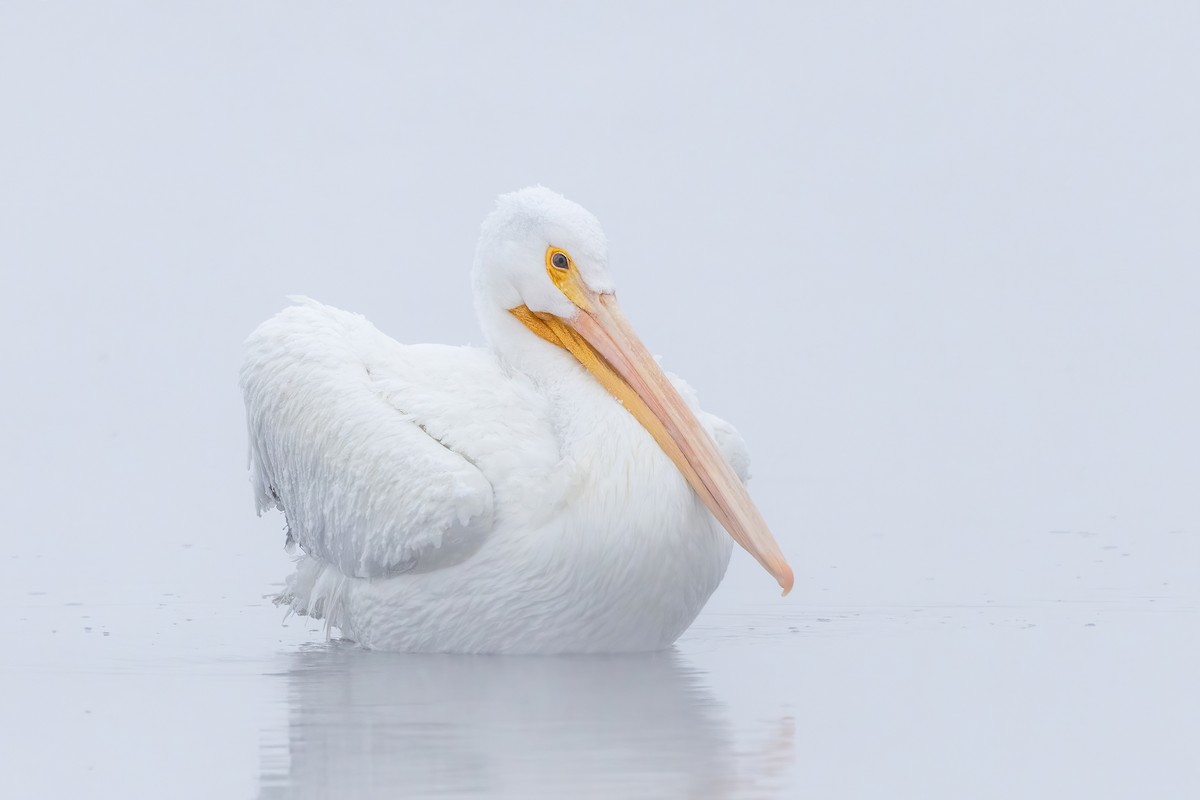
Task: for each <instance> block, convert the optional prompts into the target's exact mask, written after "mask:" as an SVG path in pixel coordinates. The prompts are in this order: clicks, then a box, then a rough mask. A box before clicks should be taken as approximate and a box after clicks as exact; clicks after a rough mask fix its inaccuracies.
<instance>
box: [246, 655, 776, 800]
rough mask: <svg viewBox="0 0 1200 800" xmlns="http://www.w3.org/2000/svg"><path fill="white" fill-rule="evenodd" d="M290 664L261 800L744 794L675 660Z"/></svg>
mask: <svg viewBox="0 0 1200 800" xmlns="http://www.w3.org/2000/svg"><path fill="white" fill-rule="evenodd" d="M292 658H293V661H292V663H291V666H290V669H289V670H288V672H287V673H286V677H287V681H288V690H289V692H288V693H289V698H288V702H289V724H288V731H287V737H286V744H283V743H281V742H279V741H278V737H275V738H276V742H275V743H272V742H270V741H268V742H267V743H266V744H265V745H264V750H263V775H262V790H261V797H264V798H275V797H314V798H316V797H339V798H351V797H353V798H359V797H388V798H396V797H422V796H426V795H437V796H439V797H464V796H468V797H469V796H481V795H484V796H488V797H513V798H536V797H555V798H561V797H612V798H617V797H696V798H725V797H731V796H734V795H740V794H741V793H742V792H740V791H739V790H738V786H737V777H736V775H735V765H734V764H733V755H732V751H731V746H730V738H729V731H728V724H727V722H726V720H725V718H724V717H723V715H722V714H721V713H720V709H719V708H718V707H717V706H716V704H715V703H714V702H713V701H712V699H711V698H710V697H709V696H708V695H707V694H706V690H705V689H704V688H703V687H702V685H701V682H700V679H699V676H698V675H697V674H696V673H695V672H694V671H691V670H689V669H687V668H686V667H684V666H682V665H681V663H680V660H679V657H678V656H676V655H675V654H672V653H660V654H655V655H636V656H632V655H631V656H611V657H559V658H518V657H503V656H449V655H443V656H438V655H422V656H417V655H396V654H387V653H372V652H367V651H364V650H360V649H358V648H357V647H353V646H348V645H341V644H338V643H336V642H335V643H332V644H330V645H326V646H323V647H319V648H313V649H310V650H306V651H302V652H300V653H297V654H295V655H294V656H293V657H292ZM267 738H268V740H270V739H271V738H272V737H271V736H268V737H267ZM789 738H790V737H789ZM786 749H787V750H789V751H790V749H791V748H790V742H789V743H788V747H787V748H786ZM742 788H746V787H742Z"/></svg>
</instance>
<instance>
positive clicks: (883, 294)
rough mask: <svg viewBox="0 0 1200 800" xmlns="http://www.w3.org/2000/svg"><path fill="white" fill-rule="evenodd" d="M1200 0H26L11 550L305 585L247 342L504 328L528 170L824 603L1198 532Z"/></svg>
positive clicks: (463, 338) (1, 167) (12, 197)
mask: <svg viewBox="0 0 1200 800" xmlns="http://www.w3.org/2000/svg"><path fill="white" fill-rule="evenodd" d="M1197 8H1198V7H1197V6H1196V5H1195V4H1191V3H1176V4H1171V3H1155V4H1150V5H1148V6H1147V5H1139V4H1126V5H1110V4H1094V3H993V4H988V5H986V6H980V5H978V4H971V5H970V6H969V7H967V6H963V5H962V4H950V3H946V4H924V5H923V6H922V7H921V8H919V9H917V8H912V7H901V6H897V5H895V4H863V3H852V4H843V3H837V4H834V3H808V4H784V3H778V4H770V3H761V4H732V3H730V4H705V5H704V7H703V8H698V7H697V8H693V7H692V6H689V5H684V4H669V3H648V4H641V3H637V4H635V3H628V4H620V3H617V4H599V3H593V4H588V5H586V6H585V5H581V4H575V5H573V6H572V7H570V8H567V7H565V6H562V5H560V4H552V3H541V4H512V3H510V4H504V5H503V6H497V7H491V6H485V5H484V4H466V3H458V4H452V3H447V4H427V5H423V6H412V7H404V6H402V5H401V4H378V5H376V6H375V7H373V8H369V9H366V8H346V7H336V8H335V7H333V6H325V7H320V8H318V7H316V6H314V5H312V4H301V5H297V4H293V3H261V4H259V3H256V4H244V3H226V4H204V5H194V6H183V5H179V4H171V5H162V4H132V3H131V4H119V5H117V4H114V5H107V4H106V5H104V6H101V5H96V4H76V5H75V6H74V7H68V6H66V5H63V4H40V3H39V4H34V3H24V4H9V5H6V6H5V8H4V9H3V10H2V11H0V108H2V109H3V123H2V124H0V269H2V270H3V285H4V287H5V288H6V289H7V299H8V303H7V307H6V310H5V312H4V313H3V314H2V315H0V339H2V341H3V343H4V344H3V348H2V350H0V357H2V358H3V364H2V367H3V372H4V375H5V379H4V391H3V393H0V416H2V418H3V419H4V420H5V424H4V426H3V431H4V432H3V440H2V442H3V445H2V446H3V451H4V453H5V457H4V459H3V461H2V462H0V464H2V467H0V468H2V469H3V475H2V476H0V484H2V485H3V486H4V506H5V520H6V522H5V525H4V526H3V528H2V529H0V541H2V543H3V548H2V549H3V550H4V551H6V552H15V553H26V554H28V553H34V552H36V553H39V554H45V555H46V558H47V559H49V560H50V561H52V562H53V571H54V573H55V574H57V575H61V576H63V577H62V579H63V580H70V576H72V575H75V574H78V573H82V572H86V571H88V570H94V569H95V567H96V561H95V559H96V558H98V557H104V558H106V560H105V561H104V562H103V563H104V568H105V569H106V570H111V571H112V574H114V575H116V576H118V577H117V578H114V580H121V581H126V582H129V581H133V582H135V583H136V581H137V580H138V576H139V575H143V574H145V573H146V572H147V571H152V570H154V569H155V568H156V563H157V561H158V559H159V557H160V556H161V554H162V553H165V552H167V549H168V548H170V549H171V552H172V553H174V552H176V550H177V547H178V545H179V543H181V542H189V543H190V542H203V543H204V545H205V546H206V547H211V548H213V549H214V550H215V551H218V552H219V551H221V550H223V549H228V550H229V551H230V552H231V553H232V552H234V551H236V552H238V553H239V554H244V553H254V554H256V556H255V557H256V558H258V559H259V560H258V561H257V562H254V564H253V567H252V568H248V569H247V570H246V571H245V573H244V574H238V575H236V576H235V577H229V578H227V579H228V580H229V581H231V582H232V583H240V582H243V581H245V582H247V583H249V582H261V581H266V580H268V579H272V580H275V579H278V577H279V576H281V575H282V574H283V573H284V572H285V571H286V562H285V561H284V560H283V559H282V557H281V556H278V557H277V555H276V554H277V548H278V547H279V545H280V542H279V541H278V522H277V521H271V522H261V521H259V520H257V519H255V517H254V515H253V508H252V503H251V495H250V489H249V486H248V484H247V479H246V475H245V443H244V423H243V419H242V405H241V398H240V396H239V393H238V390H237V385H236V380H237V378H236V375H237V369H238V363H239V345H240V342H241V341H242V339H243V338H244V337H245V336H246V335H247V333H248V332H249V331H250V330H251V329H252V328H253V326H254V325H255V324H257V323H258V322H259V321H260V320H262V319H263V318H265V317H266V316H268V315H270V314H272V313H274V312H275V311H276V310H277V309H279V308H280V307H281V306H282V305H283V304H284V302H285V300H284V297H285V295H288V294H292V293H300V294H307V295H311V296H313V297H316V298H318V299H320V300H322V301H324V302H327V303H331V304H334V305H338V306H341V307H344V308H348V309H351V310H355V311H359V312H362V313H364V314H366V315H367V316H368V317H369V318H371V319H372V320H373V321H374V322H375V323H376V324H377V325H379V326H380V327H381V328H382V329H383V330H384V331H386V332H388V333H389V334H391V335H393V336H394V337H396V338H397V339H399V340H401V341H405V342H417V341H438V342H452V343H467V342H475V343H478V342H479V341H480V338H481V337H480V335H479V333H478V331H477V329H476V326H475V323H474V318H473V311H472V306H471V298H470V288H469V281H468V271H469V268H470V262H471V258H472V254H473V250H474V246H475V236H476V232H477V230H478V226H479V223H480V221H481V220H482V218H483V216H484V215H485V214H486V213H487V212H488V210H489V209H490V208H491V205H492V202H493V199H494V197H495V195H497V194H498V193H501V192H504V191H509V190H512V189H515V188H518V187H521V186H525V185H529V184H534V183H542V184H545V185H547V186H550V187H552V188H554V189H556V190H558V191H560V192H562V193H564V194H566V195H567V196H568V197H570V198H572V199H574V200H576V201H577V202H579V203H581V204H583V205H584V206H585V207H587V208H589V209H590V210H592V211H593V212H594V213H595V214H596V215H597V216H599V218H600V219H601V221H602V222H603V223H604V225H605V226H606V229H607V232H608V234H609V238H610V240H611V248H612V271H613V274H614V276H615V278H616V280H617V282H618V287H619V292H620V295H621V299H622V304H623V306H624V308H625V310H626V313H627V314H628V315H629V317H630V318H631V319H632V320H633V322H634V324H635V325H636V326H637V327H638V329H639V330H640V331H641V333H642V336H643V338H644V339H645V341H646V342H647V343H648V344H649V346H650V347H651V349H653V350H655V351H657V352H660V353H661V354H662V355H663V356H664V363H665V364H666V366H667V367H668V368H669V369H672V370H673V371H675V372H678V373H679V374H681V375H683V376H684V377H685V378H687V379H688V380H689V381H691V382H692V383H693V384H694V385H695V386H696V387H697V389H698V391H699V393H700V397H701V400H702V401H703V402H704V404H705V405H706V407H708V408H709V409H711V410H712V411H714V412H716V413H718V414H720V415H722V416H724V417H726V418H728V419H730V420H731V421H733V422H734V423H735V424H736V425H738V426H739V428H740V429H741V430H742V431H743V433H744V434H745V436H746V439H747V440H748V442H749V445H750V448H751V453H752V456H753V458H754V462H753V465H752V470H753V473H754V475H755V478H754V481H753V483H752V485H751V488H752V491H753V493H754V495H755V497H756V498H757V500H758V502H759V504H760V506H761V507H762V508H763V510H764V513H765V515H766V517H767V519H768V520H769V521H770V522H771V523H772V525H773V527H774V529H775V532H776V535H777V537H778V538H779V539H780V541H781V543H782V544H783V546H784V548H785V550H787V551H788V552H789V554H790V555H791V556H792V561H793V563H794V564H796V565H797V577H798V586H803V584H804V583H805V570H806V565H814V568H815V565H826V564H829V563H837V564H839V565H840V566H841V569H842V570H851V571H855V572H857V573H858V574H860V575H864V576H866V578H867V579H866V580H864V583H867V584H869V583H870V580H869V578H870V576H871V575H872V574H875V573H876V572H878V573H879V574H880V575H882V574H884V573H894V572H901V573H902V572H905V571H907V569H908V568H907V567H906V565H904V564H896V563H894V562H892V563H884V562H885V561H886V560H887V559H894V558H895V557H897V556H898V555H899V554H908V556H909V557H912V558H914V559H917V560H922V559H925V557H926V556H927V555H932V554H941V556H943V557H945V556H946V555H947V553H949V556H950V557H951V560H953V558H958V557H961V558H962V559H964V560H963V561H962V562H961V564H959V565H954V566H953V567H952V568H948V569H947V572H948V573H959V574H962V575H963V578H962V579H963V582H964V585H966V586H969V585H971V584H972V583H973V582H974V581H975V579H976V577H977V576H972V575H971V574H970V573H971V569H972V567H971V566H970V565H971V564H972V563H973V562H972V561H971V559H972V558H976V559H985V560H986V557H987V554H988V553H990V552H992V551H993V550H995V549H997V548H999V549H1002V548H1003V546H1004V544H1003V543H1004V542H1005V541H1007V540H1008V539H1009V538H1011V537H1021V536H1028V535H1034V534H1043V533H1045V532H1047V531H1053V530H1056V529H1066V530H1088V529H1094V528H1096V527H1099V526H1104V525H1123V526H1125V527H1126V529H1127V530H1131V531H1132V530H1140V529H1143V528H1144V529H1146V530H1153V531H1167V530H1175V529H1188V528H1189V527H1190V529H1192V530H1194V529H1195V526H1196V523H1197V505H1196V501H1195V497H1196V495H1195V491H1196V486H1197V479H1198V478H1200V454H1198V443H1200V424H1198V423H1197V413H1196V409H1197V408H1200V380H1198V372H1197V354H1198V345H1200V323H1198V322H1197V319H1198V318H1200V314H1198V313H1197V307H1198V306H1197V297H1198V295H1200V277H1198V275H1200V269H1198V267H1200V259H1198V253H1200V246H1198V244H1197V234H1196V221H1197V220H1198V219H1200V192H1198V191H1197V187H1198V186H1200V156H1198V148H1197V146H1196V143H1197V142H1200V55H1198V54H1197V53H1198V50H1197V47H1196V42H1197V41H1200V11H1197ZM883 533H887V534H888V536H889V537H890V538H889V541H891V542H892V544H891V545H890V549H888V550H887V554H886V556H885V555H884V554H883V553H881V552H879V553H877V552H872V551H871V547H872V545H871V542H872V541H875V539H873V538H872V537H874V536H877V535H879V534H883ZM848 543H849V544H848ZM950 543H954V544H953V547H956V548H958V549H957V550H955V549H951V550H947V547H948V546H950ZM882 546H883V545H881V547H882ZM268 554H270V555H268ZM980 554H984V555H980ZM264 565H265V566H264ZM47 569H50V568H49V567H47ZM732 573H733V575H734V577H733V579H732V584H733V586H734V587H735V590H738V591H742V590H744V591H750V592H762V593H764V594H765V593H767V592H769V590H770V585H769V580H767V579H765V578H763V576H761V575H759V574H757V573H756V572H755V569H754V567H753V566H752V565H751V564H750V563H749V559H745V558H739V559H737V560H735V564H734V567H733V569H732ZM810 577H811V576H810ZM19 585H20V584H19V581H18V588H19ZM258 589H259V586H258V585H257V583H256V584H255V586H254V590H255V591H257V590H258ZM802 592H803V590H802V589H801V593H802ZM801 597H802V598H803V593H802V594H801Z"/></svg>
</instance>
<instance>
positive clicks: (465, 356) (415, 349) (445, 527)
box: [241, 301, 504, 577]
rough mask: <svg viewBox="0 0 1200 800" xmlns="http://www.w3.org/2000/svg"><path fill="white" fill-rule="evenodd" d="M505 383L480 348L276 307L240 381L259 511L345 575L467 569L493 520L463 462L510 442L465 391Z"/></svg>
mask: <svg viewBox="0 0 1200 800" xmlns="http://www.w3.org/2000/svg"><path fill="white" fill-rule="evenodd" d="M502 381H504V378H503V376H502V374H501V373H500V370H499V368H498V367H497V366H496V365H495V363H494V359H492V358H491V357H490V356H489V355H488V354H487V353H485V352H483V351H479V350H473V349H471V348H459V347H444V346H435V345H417V346H404V345H401V344H399V343H397V342H395V341H394V340H392V339H390V338H389V337H387V336H385V335H383V334H382V333H380V332H379V331H378V330H377V329H376V328H375V327H374V326H373V325H371V324H370V323H369V322H367V321H366V320H365V319H364V318H362V317H361V316H359V315H357V314H350V313H347V312H344V311H340V310H338V309H334V308H330V307H327V306H323V305H320V304H319V303H316V302H313V301H302V304H301V305H297V306H292V307H290V308H287V309H285V310H283V311H282V312H280V313H279V314H277V315H276V316H275V317H273V318H271V319H270V320H267V321H266V322H264V323H263V324H262V325H260V326H259V327H258V329H257V330H255V331H254V333H253V334H251V336H250V338H249V339H248V340H247V341H246V345H245V360H244V363H243V366H242V372H241V386H242V391H243V394H244V397H245V401H246V418H247V424H248V427H249V435H250V469H251V473H252V480H253V483H254V488H255V495H256V501H257V505H258V511H259V513H260V514H261V513H262V512H263V511H264V510H265V509H268V508H279V509H280V510H282V511H283V512H284V514H285V515H286V518H287V524H288V533H289V537H291V538H292V539H294V540H295V541H296V542H298V543H299V545H300V546H301V547H302V548H303V549H304V551H305V552H306V553H308V554H309V555H312V556H315V557H317V558H319V559H321V560H322V561H324V562H327V563H329V564H332V565H334V566H336V567H337V568H338V569H339V570H340V571H341V572H342V573H343V574H345V575H350V576H355V577H375V576H380V575H388V574H397V573H400V572H406V571H410V570H414V569H416V570H421V571H426V570H429V569H436V568H439V567H444V566H448V565H450V564H454V563H458V562H460V561H462V560H464V559H465V558H467V557H469V556H470V555H471V554H472V553H474V552H475V550H476V549H477V548H478V546H479V545H480V544H481V543H482V541H483V540H484V538H486V536H487V534H488V533H489V532H490V531H491V529H492V521H493V520H492V516H493V495H492V485H491V483H489V481H488V479H487V477H486V476H485V475H484V473H483V472H481V471H480V468H479V467H478V466H477V465H476V464H477V463H478V462H477V461H476V460H475V459H472V458H471V457H470V453H469V452H468V451H469V450H470V448H471V446H472V442H474V446H475V447H476V448H479V447H487V446H488V444H487V442H488V441H489V440H493V441H492V446H494V447H501V446H503V444H504V443H503V442H495V441H494V440H495V439H496V438H497V432H496V431H490V432H489V431H481V430H480V426H481V421H480V419H479V417H480V414H479V413H478V410H477V409H473V408H471V407H470V406H471V405H472V401H473V400H476V399H477V398H475V397H472V396H471V395H472V393H471V392H465V391H464V387H467V386H471V385H475V386H478V385H479V384H484V385H487V384H489V383H491V384H495V383H497V382H502ZM476 394H477V393H476ZM484 417H485V419H484V420H483V422H482V424H484V425H485V426H486V423H487V422H488V421H489V419H487V418H486V417H487V415H486V414H485V415H484ZM491 419H494V417H493V418H491ZM489 433H490V436H489V435H488V434H489ZM502 433H503V432H501V434H502ZM452 434H453V435H452ZM455 436H457V440H455ZM500 438H501V439H503V438H504V437H503V436H502V435H501V436H500Z"/></svg>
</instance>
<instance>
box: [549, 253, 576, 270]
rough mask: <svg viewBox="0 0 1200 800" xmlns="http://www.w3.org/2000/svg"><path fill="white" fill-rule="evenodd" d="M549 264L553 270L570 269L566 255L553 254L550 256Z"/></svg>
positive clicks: (569, 262) (569, 261)
mask: <svg viewBox="0 0 1200 800" xmlns="http://www.w3.org/2000/svg"><path fill="white" fill-rule="evenodd" d="M550 264H551V266H553V267H554V268H555V269H562V270H567V269H570V268H571V260H570V259H569V258H567V255H566V253H561V252H560V253H555V254H554V255H552V256H550Z"/></svg>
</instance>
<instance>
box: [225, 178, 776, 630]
mask: <svg viewBox="0 0 1200 800" xmlns="http://www.w3.org/2000/svg"><path fill="white" fill-rule="evenodd" d="M471 283H472V289H473V294H474V304H475V311H476V315H477V317H478V320H479V324H480V327H481V328H482V330H483V333H484V336H485V339H486V346H483V347H470V346H461V347H460V346H450V345H440V344H415V345H403V344H400V343H398V342H396V341H395V340H393V339H392V338H390V337H388V336H386V335H385V334H383V333H382V332H380V331H379V330H378V329H377V328H376V327H375V326H373V325H372V324H371V323H370V322H368V321H367V320H366V319H365V318H363V317H362V316H360V315H358V314H354V313H350V312H347V311H343V310H340V309H336V308H333V307H331V306H327V305H323V304H321V303H319V302H317V301H315V300H311V299H308V298H303V297H296V298H292V301H293V302H292V305H290V306H288V307H286V308H284V309H283V310H282V311H280V312H279V313H277V314H276V315H275V316H273V317H271V318H270V319H268V320H267V321H265V322H263V323H262V324H261V325H259V326H258V327H257V328H256V329H255V330H254V331H253V333H252V334H251V335H250V336H249V338H248V339H247V340H246V342H245V344H244V348H243V361H242V366H241V371H240V386H241V390H242V395H243V399H244V401H245V407H246V423H247V431H248V439H249V472H250V480H251V484H252V487H253V492H254V496H255V502H256V506H257V511H258V513H259V515H260V516H261V515H262V514H263V513H265V512H267V511H268V510H272V509H278V510H279V511H281V512H282V513H283V516H284V521H285V526H286V531H287V544H288V545H289V548H290V549H291V550H292V552H293V553H294V554H295V555H296V564H295V571H294V572H293V574H291V575H290V577H288V578H287V580H286V582H285V583H284V586H283V589H282V591H280V592H279V593H278V595H277V596H276V597H275V601H276V603H277V604H279V605H281V606H284V607H286V609H287V611H288V612H289V613H296V614H300V615H305V616H308V617H310V618H313V619H318V620H324V621H325V625H326V631H327V632H329V631H330V630H331V629H335V628H336V629H337V632H338V633H339V634H340V636H341V637H343V638H346V639H350V640H352V641H354V642H357V643H358V644H359V645H360V646H362V647H364V648H367V649H373V650H388V651H399V652H440V653H513V654H554V653H612V652H641V651H656V650H662V649H665V648H668V647H670V646H671V645H672V644H673V643H674V642H675V640H676V639H677V638H678V637H679V636H680V635H681V634H682V633H683V632H684V631H685V630H686V629H687V628H688V627H689V626H690V625H691V623H692V622H693V620H694V619H695V618H696V616H697V615H698V614H699V612H700V610H701V609H702V608H703V606H704V605H705V603H706V602H707V601H708V599H709V597H710V596H711V595H712V593H713V592H714V591H715V590H716V588H717V586H718V585H719V584H720V582H721V580H722V578H723V577H724V575H725V571H726V568H727V566H728V563H729V560H730V557H731V552H732V545H733V543H734V542H736V543H737V544H739V545H741V547H742V548H744V549H745V550H746V551H747V552H748V553H750V555H752V556H753V557H754V558H755V559H756V560H757V561H758V562H759V563H760V564H761V565H762V566H763V567H764V568H765V569H766V570H767V572H768V573H770V575H771V576H773V577H774V578H775V580H776V581H777V582H778V584H779V586H780V587H782V589H783V593H784V594H785V595H786V594H787V593H788V591H790V590H791V588H792V584H793V575H792V570H791V567H790V566H789V565H788V563H787V561H786V559H785V557H784V556H783V553H782V552H781V550H780V548H779V545H778V543H777V542H776V540H775V539H774V537H773V536H772V534H771V532H770V530H769V528H768V526H767V524H766V522H765V521H764V519H763V517H762V515H761V514H760V512H759V511H758V509H757V507H756V506H755V504H754V502H753V500H752V499H751V498H750V495H749V493H748V491H747V490H746V488H745V485H744V481H745V479H746V478H747V467H748V463H749V457H748V454H747V452H746V445H745V442H744V440H743V438H742V437H741V435H740V434H739V433H738V432H737V430H736V429H735V428H734V427H733V426H732V425H730V424H729V423H727V422H725V421H724V420H722V419H720V418H718V417H716V416H714V415H712V414H709V413H707V412H704V411H702V410H701V409H700V407H699V405H698V403H697V400H696V396H695V393H694V391H693V390H692V389H691V387H690V386H688V385H687V384H686V383H685V382H683V381H682V380H681V379H679V378H676V377H674V376H672V375H669V374H668V373H666V372H665V371H664V370H663V369H662V367H661V366H660V365H659V363H658V361H657V360H656V359H655V358H654V357H653V356H652V355H651V354H650V352H649V351H648V350H647V348H646V346H645V345H644V344H643V343H642V342H641V340H640V339H639V338H638V336H637V335H636V334H635V333H634V330H633V327H632V326H631V325H630V323H629V322H628V321H627V319H626V318H625V317H624V315H623V314H622V312H621V310H620V308H619V306H618V304H617V301H616V293H615V287H614V283H613V280H612V278H611V276H610V273H609V259H608V240H607V238H606V236H605V234H604V231H603V229H602V227H601V226H600V223H599V221H598V220H597V219H596V217H595V216H594V215H593V214H591V213H590V212H588V211H587V210H586V209H584V208H583V207H582V206H580V205H578V204H576V203H574V202H572V201H570V200H568V199H566V198H565V197H563V196H562V195H560V194H558V193H556V192H554V191H552V190H550V189H547V188H545V187H542V186H534V187H529V188H525V189H521V190H519V191H515V192H511V193H508V194H503V195H501V196H500V197H499V198H498V199H497V201H496V206H495V208H494V210H493V211H492V212H491V213H490V214H489V215H488V216H487V217H486V219H485V220H484V222H483V225H482V228H481V230H480V236H479V241H478V245H477V247H476V252H475V259H474V264H473V266H472V269H471Z"/></svg>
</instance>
